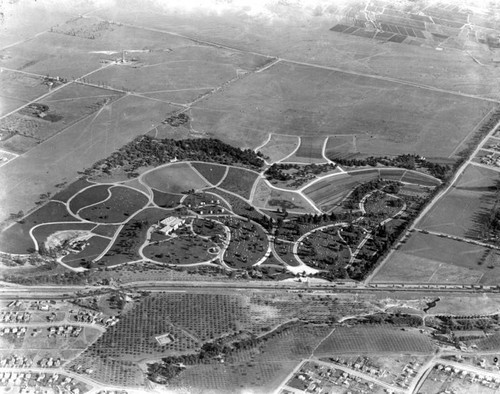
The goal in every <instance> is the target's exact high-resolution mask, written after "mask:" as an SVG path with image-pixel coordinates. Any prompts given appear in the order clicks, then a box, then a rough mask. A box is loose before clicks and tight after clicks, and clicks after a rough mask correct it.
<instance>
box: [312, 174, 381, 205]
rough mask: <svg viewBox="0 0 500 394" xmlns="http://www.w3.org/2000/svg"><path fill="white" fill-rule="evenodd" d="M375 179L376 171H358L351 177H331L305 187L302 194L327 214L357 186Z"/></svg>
mask: <svg viewBox="0 0 500 394" xmlns="http://www.w3.org/2000/svg"><path fill="white" fill-rule="evenodd" d="M377 177H378V171H377V170H366V171H358V172H355V173H353V174H352V175H350V174H340V175H333V176H331V177H327V178H324V179H322V180H320V181H318V182H316V183H314V184H312V185H311V186H309V187H307V188H306V189H305V190H304V193H305V194H306V195H307V197H309V198H310V199H311V200H312V201H314V203H315V204H316V206H317V207H318V208H319V209H321V210H322V211H325V212H327V211H330V210H331V209H332V208H334V207H335V206H337V205H338V204H339V203H340V202H341V201H342V200H343V199H344V198H345V197H346V196H347V195H348V194H349V193H350V192H351V191H352V189H353V188H355V187H356V186H357V185H359V184H361V183H364V182H368V181H370V180H373V179H376V178H377Z"/></svg>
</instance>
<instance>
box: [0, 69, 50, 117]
mask: <svg viewBox="0 0 500 394" xmlns="http://www.w3.org/2000/svg"><path fill="white" fill-rule="evenodd" d="M0 86H1V87H2V91H1V92H0V100H1V103H2V105H1V106H0V116H2V115H5V114H6V113H9V112H11V111H13V110H15V109H16V108H18V107H20V106H21V105H24V104H26V103H27V102H29V101H31V100H33V99H35V98H37V97H39V96H41V95H43V94H45V93H47V92H48V91H49V86H48V85H46V84H44V83H43V78H42V77H37V76H35V75H28V74H22V73H17V72H15V71H7V70H3V71H2V72H1V73H0Z"/></svg>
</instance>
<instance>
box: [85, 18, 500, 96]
mask: <svg viewBox="0 0 500 394" xmlns="http://www.w3.org/2000/svg"><path fill="white" fill-rule="evenodd" d="M158 15H165V14H162V13H159V14H158ZM93 17H94V18H96V19H99V20H101V21H107V22H110V23H120V24H121V25H122V26H128V27H131V28H136V29H144V30H149V31H153V32H158V33H163V34H169V35H172V36H175V37H181V38H184V39H187V40H190V41H192V42H196V43H199V44H203V45H207V46H212V47H216V48H220V49H225V50H229V51H233V52H238V53H246V54H252V55H257V56H261V57H266V58H275V59H278V60H280V61H281V62H285V63H290V64H297V65H301V66H305V67H312V68H319V69H324V70H330V71H335V72H340V73H344V74H350V75H356V76H360V77H365V78H371V79H377V80H380V81H385V82H391V83H396V84H399V85H406V86H411V87H414V88H419V89H423V90H430V91H434V92H440V93H446V94H450V95H455V96H461V97H468V98H472V99H476V100H483V101H490V102H494V103H500V100H495V99H491V98H487V97H481V96H475V95H472V94H467V93H461V92H457V91H454V90H448V89H442V88H438V87H434V86H431V85H425V84H419V83H417V82H411V81H407V80H404V79H397V78H391V77H387V76H383V75H377V74H366V73H362V72H357V71H352V70H345V69H342V68H339V67H331V66H322V65H320V64H315V63H308V62H303V61H298V60H291V59H286V58H281V57H276V56H272V55H267V54H264V53H260V52H255V51H249V50H243V49H239V48H236V47H233V46H229V45H224V44H220V43H217V42H214V41H208V40H202V39H198V38H194V37H190V36H188V35H185V34H181V33H176V32H172V31H169V30H163V29H158V28H151V27H146V26H141V25H134V24H131V23H125V22H118V21H113V20H111V19H105V18H102V17H98V16H95V15H94V16H93ZM255 72H257V70H255V71H254V73H255ZM249 74H253V73H249Z"/></svg>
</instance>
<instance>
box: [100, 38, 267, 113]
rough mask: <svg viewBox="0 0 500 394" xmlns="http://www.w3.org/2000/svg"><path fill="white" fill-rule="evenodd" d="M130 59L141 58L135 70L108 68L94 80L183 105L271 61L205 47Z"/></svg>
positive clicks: (187, 47)
mask: <svg viewBox="0 0 500 394" xmlns="http://www.w3.org/2000/svg"><path fill="white" fill-rule="evenodd" d="M166 37H168V38H169V37H171V36H166ZM128 56H130V57H131V58H133V59H137V60H136V61H135V62H134V63H136V65H134V67H132V65H131V66H130V67H127V66H125V67H108V68H105V69H102V70H99V71H97V72H95V73H94V74H92V76H91V77H90V78H91V80H92V81H105V82H106V85H107V86H111V87H114V88H118V89H126V90H130V91H134V92H138V93H141V94H143V95H145V96H146V97H151V98H154V99H158V100H163V101H169V102H175V103H181V104H183V103H188V102H191V101H193V100H194V99H196V98H197V97H199V96H201V95H203V94H206V93H209V92H210V91H212V90H214V89H215V88H216V87H217V86H219V85H221V84H222V83H224V82H226V81H228V80H230V79H232V78H234V77H235V76H236V74H237V72H240V73H244V72H250V71H252V70H253V69H255V68H259V67H261V66H263V65H265V63H267V62H268V61H269V59H268V58H266V57H263V56H257V55H251V54H244V53H235V52H229V51H227V50H223V49H220V48H215V47H210V46H201V45H186V46H183V47H178V48H174V49H168V48H165V49H164V50H158V51H150V52H148V51H144V52H141V53H131V54H130V55H128ZM158 86H161V89H159V88H158Z"/></svg>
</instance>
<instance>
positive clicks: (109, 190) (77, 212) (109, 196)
mask: <svg viewBox="0 0 500 394" xmlns="http://www.w3.org/2000/svg"><path fill="white" fill-rule="evenodd" d="M111 188H112V186H110V187H108V189H107V190H106V192H107V193H108V196H107V197H106V198H105V199H104V200H101V201H97V202H95V203H93V204H90V205H86V206H84V207H81V208H80V209H79V210H78V211H76V213H75V215H77V216H78V217H80V214H79V212H80V211H81V210H82V209H87V208H91V207H93V206H94V205H99V204H101V203H103V202H106V201H108V200H109V199H110V198H111V194H112V193H111ZM68 210H69V206H68ZM83 220H85V219H83Z"/></svg>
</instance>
